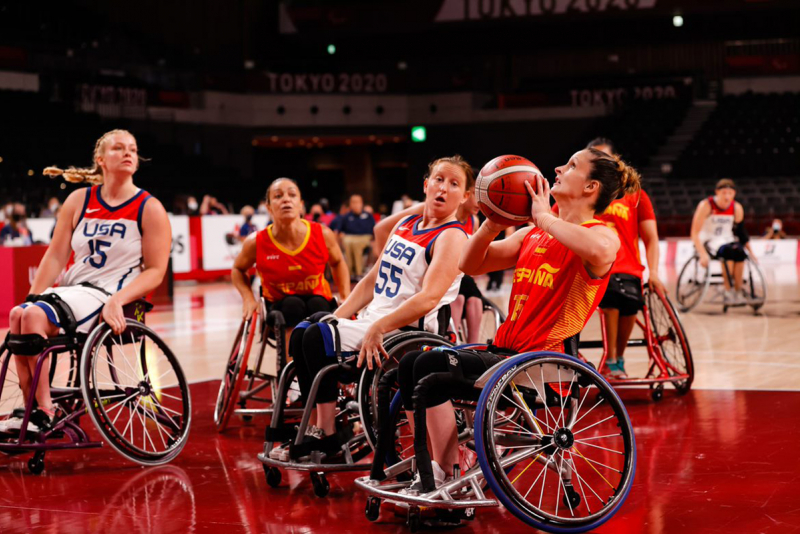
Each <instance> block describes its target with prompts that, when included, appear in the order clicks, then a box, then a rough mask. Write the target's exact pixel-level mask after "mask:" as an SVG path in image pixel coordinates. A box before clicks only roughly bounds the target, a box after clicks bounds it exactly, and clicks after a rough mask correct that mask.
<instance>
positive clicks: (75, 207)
mask: <svg viewBox="0 0 800 534" xmlns="http://www.w3.org/2000/svg"><path fill="white" fill-rule="evenodd" d="M90 191H91V188H89V187H86V188H84V189H79V190H77V191H74V192H72V193H71V194H70V195H69V196H68V197H67V200H65V201H64V205H63V206H61V210H59V212H58V220H57V221H56V227H55V230H54V231H53V239H51V240H50V246H48V247H47V252H45V253H44V257H43V258H42V261H41V262H39V268H38V269H37V270H36V276H35V277H34V278H33V284H32V285H31V291H30V292H31V294H32V295H40V294H41V293H42V292H43V291H44V290H45V289H47V288H48V287H51V286H52V285H53V284H54V283H55V282H56V279H57V278H58V275H60V274H61V271H63V270H64V267H65V266H66V265H67V262H68V261H69V256H70V254H72V231H73V229H74V228H75V224H76V223H77V219H78V217H80V214H81V211H82V210H83V205H84V204H85V202H86V195H88V194H89V192H90Z"/></svg>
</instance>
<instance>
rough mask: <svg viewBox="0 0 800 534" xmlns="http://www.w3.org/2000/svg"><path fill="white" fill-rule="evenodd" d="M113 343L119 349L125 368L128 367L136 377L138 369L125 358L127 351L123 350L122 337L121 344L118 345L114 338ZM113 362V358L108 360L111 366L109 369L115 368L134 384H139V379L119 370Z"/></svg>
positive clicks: (120, 337) (120, 338)
mask: <svg viewBox="0 0 800 534" xmlns="http://www.w3.org/2000/svg"><path fill="white" fill-rule="evenodd" d="M111 341H113V342H114V345H116V346H117V347H118V348H119V352H120V357H121V358H122V361H123V362H125V366H126V367H127V368H128V369H130V371H131V372H132V373H133V374H134V375H135V374H136V369H134V368H133V366H132V365H131V363H130V362H129V361H128V359H127V358H126V357H125V349H123V348H122V335H120V336H119V341H120V342H119V343H117V342H116V340H115V339H114V338H113V337H112V338H111ZM111 360H113V358H109V359H108V365H109V367H114V369H115V370H116V371H118V372H120V373H122V374H124V375H125V376H126V377H128V378H129V379H130V380H132V381H133V382H138V381H139V380H138V379H137V378H134V377H133V376H131V375H129V374H128V373H126V372H125V371H123V370H122V369H120V368H118V367H117V366H116V365H114V364H113V363H111Z"/></svg>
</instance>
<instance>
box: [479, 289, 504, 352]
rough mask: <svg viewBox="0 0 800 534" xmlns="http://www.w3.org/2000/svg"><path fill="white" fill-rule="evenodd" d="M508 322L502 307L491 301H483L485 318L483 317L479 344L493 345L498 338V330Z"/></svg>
mask: <svg viewBox="0 0 800 534" xmlns="http://www.w3.org/2000/svg"><path fill="white" fill-rule="evenodd" d="M505 320H506V315H505V313H503V310H501V309H500V307H499V306H498V305H497V304H495V303H494V302H492V301H491V300H489V299H483V316H482V317H481V336H480V340H479V341H478V342H479V343H486V344H487V345H489V344H491V343H492V342H493V341H494V338H495V337H496V336H497V329H498V328H500V325H501V324H503V323H504V322H505Z"/></svg>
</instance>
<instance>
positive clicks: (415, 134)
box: [411, 126, 428, 143]
mask: <svg viewBox="0 0 800 534" xmlns="http://www.w3.org/2000/svg"><path fill="white" fill-rule="evenodd" d="M427 138H428V131H427V130H426V129H425V127H424V126H414V127H412V128H411V140H412V141H414V142H415V143H422V142H423V141H425V140H426V139H427Z"/></svg>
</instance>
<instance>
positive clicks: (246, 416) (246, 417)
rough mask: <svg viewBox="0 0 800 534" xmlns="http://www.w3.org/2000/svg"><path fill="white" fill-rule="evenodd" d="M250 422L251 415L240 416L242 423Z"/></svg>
mask: <svg viewBox="0 0 800 534" xmlns="http://www.w3.org/2000/svg"><path fill="white" fill-rule="evenodd" d="M252 420H253V416H252V415H243V416H242V421H244V422H245V423H249V422H250V421H252Z"/></svg>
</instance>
